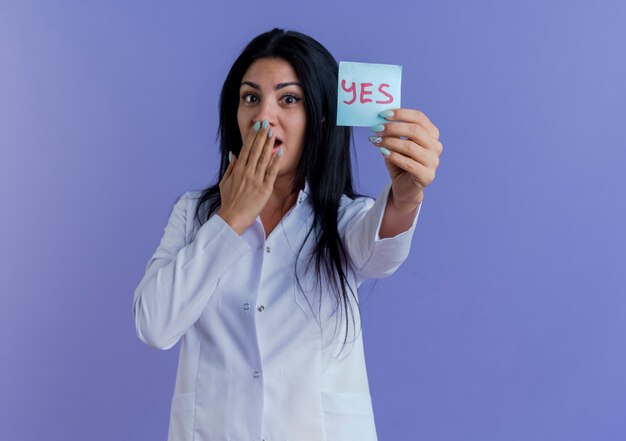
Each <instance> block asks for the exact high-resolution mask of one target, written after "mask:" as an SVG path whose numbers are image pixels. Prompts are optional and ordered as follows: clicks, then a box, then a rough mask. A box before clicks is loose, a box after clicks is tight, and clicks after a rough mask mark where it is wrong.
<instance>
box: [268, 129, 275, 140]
mask: <svg viewBox="0 0 626 441" xmlns="http://www.w3.org/2000/svg"><path fill="white" fill-rule="evenodd" d="M273 134H274V132H272V129H269V130H268V131H267V137H268V138H271V137H272V135H273Z"/></svg>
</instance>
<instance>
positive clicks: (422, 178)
mask: <svg viewBox="0 0 626 441" xmlns="http://www.w3.org/2000/svg"><path fill="white" fill-rule="evenodd" d="M385 161H389V162H390V163H392V164H393V165H396V166H397V167H399V168H401V169H402V170H404V171H405V172H407V173H409V174H410V175H411V176H413V178H414V179H415V181H417V183H419V185H421V186H422V187H426V186H427V185H429V184H430V183H431V182H433V180H434V179H435V170H434V169H433V168H431V167H426V166H424V165H423V164H420V163H419V162H417V161H414V160H413V159H411V158H409V157H407V156H404V155H401V154H399V153H397V152H391V154H390V155H389V156H385Z"/></svg>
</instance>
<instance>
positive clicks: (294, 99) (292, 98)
mask: <svg viewBox="0 0 626 441" xmlns="http://www.w3.org/2000/svg"><path fill="white" fill-rule="evenodd" d="M283 99H284V100H285V102H286V103H287V104H296V103H297V102H298V101H300V100H301V99H302V98H298V97H297V96H295V95H285V96H284V97H283Z"/></svg>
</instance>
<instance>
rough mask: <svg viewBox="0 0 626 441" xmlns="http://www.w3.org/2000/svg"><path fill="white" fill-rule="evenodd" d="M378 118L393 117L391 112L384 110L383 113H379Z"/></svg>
mask: <svg viewBox="0 0 626 441" xmlns="http://www.w3.org/2000/svg"><path fill="white" fill-rule="evenodd" d="M378 116H382V117H383V118H390V117H392V116H393V110H385V111H384V112H380V113H379V114H378Z"/></svg>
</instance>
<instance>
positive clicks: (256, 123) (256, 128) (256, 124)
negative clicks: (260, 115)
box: [253, 121, 261, 132]
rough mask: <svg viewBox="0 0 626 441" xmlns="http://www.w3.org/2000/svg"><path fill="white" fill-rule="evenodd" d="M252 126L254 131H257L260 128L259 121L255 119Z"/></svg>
mask: <svg viewBox="0 0 626 441" xmlns="http://www.w3.org/2000/svg"><path fill="white" fill-rule="evenodd" d="M253 127H254V131H255V132H258V131H259V129H260V128H261V123H260V122H259V121H257V122H255V123H254V126H253Z"/></svg>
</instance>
